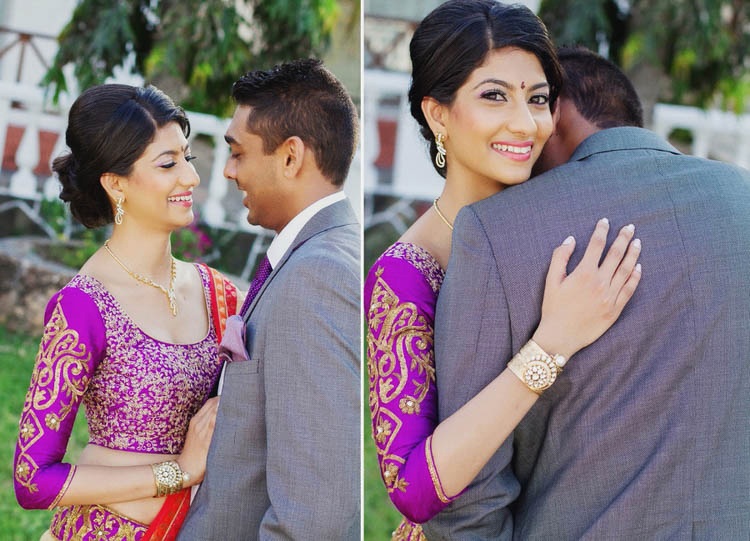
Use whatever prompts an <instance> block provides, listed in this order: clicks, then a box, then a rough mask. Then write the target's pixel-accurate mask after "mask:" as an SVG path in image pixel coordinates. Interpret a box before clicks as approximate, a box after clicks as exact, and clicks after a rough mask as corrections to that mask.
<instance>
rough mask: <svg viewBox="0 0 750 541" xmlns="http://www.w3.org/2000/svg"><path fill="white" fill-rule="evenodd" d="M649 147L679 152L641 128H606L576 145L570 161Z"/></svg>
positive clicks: (673, 152) (652, 133)
mask: <svg viewBox="0 0 750 541" xmlns="http://www.w3.org/2000/svg"><path fill="white" fill-rule="evenodd" d="M636 149H641V150H642V149H651V150H657V151H662V152H670V153H672V154H680V152H679V151H678V150H677V149H676V148H674V147H673V146H672V145H670V144H669V143H667V142H666V141H665V140H664V139H662V138H661V137H659V136H658V135H656V134H655V133H654V132H652V131H649V130H645V129H643V128H634V127H630V126H628V127H622V128H607V129H604V130H601V131H599V132H596V133H595V134H593V135H590V136H589V137H588V138H586V139H584V140H583V142H582V143H581V144H580V145H578V148H576V150H575V152H573V156H571V158H570V160H569V161H571V162H574V161H580V160H585V159H586V158H589V157H590V156H593V155H594V154H600V153H602V152H611V151H613V150H636Z"/></svg>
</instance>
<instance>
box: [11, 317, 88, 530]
mask: <svg viewBox="0 0 750 541" xmlns="http://www.w3.org/2000/svg"><path fill="white" fill-rule="evenodd" d="M38 347H39V337H30V336H23V335H18V334H12V333H9V332H8V331H6V329H4V328H2V327H0V374H2V376H1V377H0V397H2V399H0V532H2V535H0V537H1V538H2V539H3V541H36V540H37V539H39V537H40V536H41V535H42V532H44V530H46V529H47V528H48V527H49V521H50V517H51V516H52V512H51V511H26V510H24V509H21V507H20V506H19V505H18V503H17V502H16V498H15V495H14V492H13V453H14V452H15V446H16V438H17V437H18V419H19V418H20V416H21V408H23V401H24V397H25V396H26V390H27V389H28V387H29V380H30V379H31V370H32V369H33V367H34V358H35V357H36V352H37V349H38ZM86 441H88V435H87V432H86V423H85V419H84V416H83V414H81V415H80V416H79V418H78V419H77V420H76V426H75V428H74V430H73V437H72V438H71V444H70V445H69V454H73V455H75V454H77V453H79V452H80V451H81V449H82V448H83V446H84V445H85V443H86Z"/></svg>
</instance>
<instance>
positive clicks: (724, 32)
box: [539, 0, 750, 112]
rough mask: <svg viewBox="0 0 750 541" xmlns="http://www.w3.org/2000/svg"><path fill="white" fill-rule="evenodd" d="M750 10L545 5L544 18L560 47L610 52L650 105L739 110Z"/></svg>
mask: <svg viewBox="0 0 750 541" xmlns="http://www.w3.org/2000/svg"><path fill="white" fill-rule="evenodd" d="M749 6H750V3H748V2H747V0H543V1H542V3H541V6H540V10H539V15H540V17H541V18H542V19H543V20H544V22H545V24H546V25H547V27H548V28H549V30H550V33H551V34H552V37H553V39H554V40H555V42H556V43H559V44H562V45H573V44H580V45H585V46H587V47H588V48H590V49H592V50H594V51H602V50H605V51H608V57H609V58H610V59H611V60H613V61H614V62H616V63H617V64H618V65H620V66H621V67H622V68H623V69H624V70H625V71H626V72H627V73H628V74H629V75H631V76H632V77H633V78H634V81H635V84H636V86H637V87H638V89H639V91H641V90H643V89H644V86H650V87H651V88H650V93H652V94H653V100H655V99H658V100H660V101H664V102H669V103H681V104H686V105H696V106H701V107H706V106H708V105H719V106H721V107H723V108H725V109H729V110H734V111H736V112H741V111H743V110H744V108H745V106H746V100H747V98H748V96H750V13H749V11H750V7H749ZM646 92H647V93H649V91H648V90H647V91H646ZM646 101H647V102H648V101H652V100H650V99H647V100H646Z"/></svg>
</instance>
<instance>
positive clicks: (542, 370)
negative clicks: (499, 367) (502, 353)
mask: <svg viewBox="0 0 750 541" xmlns="http://www.w3.org/2000/svg"><path fill="white" fill-rule="evenodd" d="M566 362H567V359H565V357H563V356H562V355H550V354H548V353H547V352H546V351H544V350H543V349H542V348H541V347H539V344H537V343H536V342H534V341H533V340H529V341H528V342H526V344H525V345H524V346H523V347H522V348H521V350H520V351H519V352H518V353H516V355H515V356H514V357H513V358H512V359H511V360H510V362H509V363H508V368H509V369H510V370H511V372H513V373H514V374H515V375H516V376H517V377H518V379H520V380H521V381H522V382H523V384H524V385H526V387H528V388H529V389H531V390H532V391H534V392H535V393H536V394H539V395H540V394H542V392H543V391H545V390H546V389H549V388H550V386H551V385H552V384H553V383H554V382H555V380H556V379H557V376H558V374H560V372H562V370H563V367H564V366H565V363H566Z"/></svg>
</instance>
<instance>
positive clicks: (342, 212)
mask: <svg viewBox="0 0 750 541" xmlns="http://www.w3.org/2000/svg"><path fill="white" fill-rule="evenodd" d="M357 223H358V222H357V215H356V214H355V213H354V209H353V208H352V206H351V204H350V203H349V200H348V199H344V200H343V201H337V202H336V203H333V204H332V205H329V206H327V207H325V208H323V209H321V210H319V211H318V212H317V213H316V214H315V215H314V216H313V217H312V218H310V220H309V221H308V222H307V223H306V224H305V226H304V227H303V228H302V230H301V231H300V232H299V233H298V234H297V236H296V237H295V239H294V242H292V245H291V246H290V247H289V249H288V250H287V251H286V252H285V253H284V255H283V256H282V257H281V260H280V261H279V262H278V264H277V265H276V266H275V267H274V268H273V270H272V271H271V274H270V275H269V276H268V278H267V279H266V281H265V282H264V283H263V286H262V287H261V288H260V291H258V294H257V295H256V296H255V298H254V299H253V302H252V304H250V306H249V307H248V310H247V314H245V321H247V320H248V319H249V317H250V314H252V313H253V310H254V309H255V305H256V304H258V300H259V299H260V298H261V296H262V295H263V292H264V291H265V290H266V288H267V287H268V284H270V283H271V280H273V279H274V276H276V274H277V273H278V272H279V270H281V268H282V267H283V266H284V264H285V263H286V262H287V261H288V260H289V258H290V257H291V255H292V254H293V253H294V251H295V250H296V249H297V248H299V247H300V246H302V245H303V244H304V243H305V242H307V241H308V240H310V239H311V238H312V237H314V236H316V235H319V234H320V233H323V232H324V231H328V230H329V229H333V228H335V227H342V226H345V225H353V224H357Z"/></svg>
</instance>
